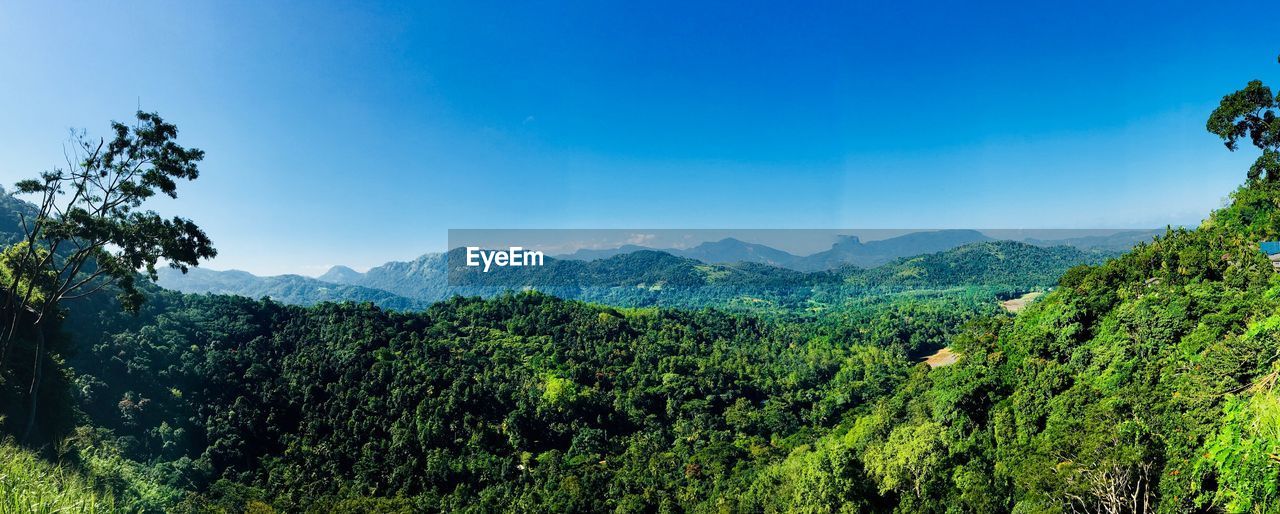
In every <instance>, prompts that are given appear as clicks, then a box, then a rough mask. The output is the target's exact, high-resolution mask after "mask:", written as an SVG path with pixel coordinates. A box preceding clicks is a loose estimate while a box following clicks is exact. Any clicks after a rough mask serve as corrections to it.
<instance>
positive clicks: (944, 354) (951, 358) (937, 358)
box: [924, 348, 960, 369]
mask: <svg viewBox="0 0 1280 514" xmlns="http://www.w3.org/2000/svg"><path fill="white" fill-rule="evenodd" d="M958 360H960V354H958V353H956V352H953V351H951V348H943V349H941V350H938V351H937V352H936V353H934V354H933V355H930V356H928V357H925V358H924V362H925V363H926V364H928V365H929V367H930V368H935V369H936V368H941V367H943V366H950V365H952V364H955V363H956V361H958Z"/></svg>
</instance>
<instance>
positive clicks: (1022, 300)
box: [1000, 291, 1044, 313]
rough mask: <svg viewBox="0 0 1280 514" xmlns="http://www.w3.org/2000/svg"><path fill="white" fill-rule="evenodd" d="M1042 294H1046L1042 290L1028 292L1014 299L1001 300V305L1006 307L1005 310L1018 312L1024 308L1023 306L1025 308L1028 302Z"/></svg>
mask: <svg viewBox="0 0 1280 514" xmlns="http://www.w3.org/2000/svg"><path fill="white" fill-rule="evenodd" d="M1042 295H1044V293H1042V292H1040V291H1035V292H1031V293H1027V294H1024V295H1022V296H1019V297H1017V298H1014V299H1012V300H1005V301H1003V302H1000V306H1001V307H1004V310H1006V311H1009V312H1014V313H1016V312H1018V311H1020V310H1022V309H1023V308H1025V307H1026V306H1027V304H1028V303H1031V302H1032V301H1034V300H1035V299H1036V298H1039V297H1040V296H1042Z"/></svg>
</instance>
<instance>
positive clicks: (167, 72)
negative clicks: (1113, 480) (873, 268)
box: [0, 1, 1280, 274]
mask: <svg viewBox="0 0 1280 514" xmlns="http://www.w3.org/2000/svg"><path fill="white" fill-rule="evenodd" d="M694 3H695V2H670V3H658V2H645V3H637V2H626V3H624V2H616V3H609V2H594V1H592V2H575V3H544V2H493V3H486V2H477V1H462V2H435V3H431V4H425V5H421V6H418V7H409V8H407V7H403V6H399V5H398V3H396V2H390V3H387V4H385V5H374V4H372V3H368V5H361V4H365V3H363V2H360V3H357V2H352V3H345V2H344V3H341V4H326V3H322V2H299V3H292V4H291V3H283V2H244V3H233V2H210V3H196V2H155V3H134V2H94V3H79V2H77V3H61V2H31V3H25V2H21V3H19V2H5V3H3V4H0V70H3V71H2V72H0V75H2V78H0V116H3V118H2V121H0V141H3V143H2V146H0V183H3V184H5V185H6V186H8V185H11V184H12V183H13V182H15V181H17V180H18V179H20V178H24V177H28V176H32V175H34V174H36V173H37V172H39V171H40V170H42V169H46V168H48V167H51V166H53V165H56V164H58V162H59V161H60V159H61V156H62V153H61V143H62V141H64V140H65V137H66V134H67V132H66V131H67V129H68V128H69V127H83V128H87V129H89V130H90V131H91V132H95V133H98V134H101V133H103V132H105V129H106V126H107V122H108V121H109V120H112V119H121V120H123V119H127V118H128V117H129V116H131V114H132V112H133V111H134V110H135V108H136V106H137V105H138V103H139V101H140V102H141V105H142V108H143V109H145V110H155V111H158V112H160V113H161V114H162V115H163V116H165V117H166V118H168V119H170V120H171V121H173V122H175V123H177V124H178V126H179V127H180V129H181V136H182V139H183V140H184V141H185V142H187V143H188V144H191V145H194V146H198V147H200V148H203V149H204V150H205V151H206V152H207V153H208V158H207V159H206V161H205V163H204V165H203V166H202V169H203V175H202V177H201V178H200V180H198V181H196V182H194V183H191V184H183V185H182V187H181V189H180V194H181V197H180V199H179V200H178V201H176V202H173V201H170V202H163V203H158V204H156V205H155V206H154V207H156V208H157V209H159V210H161V211H163V212H169V213H181V214H183V215H186V216H188V217H190V218H192V219H194V220H195V221H197V222H198V223H199V224H200V225H202V226H204V227H205V228H206V229H207V231H208V232H209V234H210V235H211V236H212V237H213V238H214V241H215V243H217V246H218V248H219V250H220V252H221V256H220V257H218V258H217V259H216V260H215V261H214V262H212V263H210V264H209V267H212V268H215V269H226V268H238V269H245V270H249V271H252V272H255V273H263V274H274V273H289V272H292V273H303V274H318V273H320V272H322V271H323V269H324V268H325V267H327V266H328V265H331V264H348V265H351V266H353V267H356V268H364V267H368V266H371V265H377V264H380V263H382V262H384V261H387V260H393V259H408V258H412V257H414V256H416V255H418V254H421V253H423V252H427V251H438V250H442V249H443V247H444V246H445V238H446V235H447V234H446V229H448V228H484V227H489V228H534V227H537V228H557V227H572V228H588V227H599V228H627V227H634V228H697V227H703V228H757V227H758V228H790V227H795V228H838V227H861V228H866V227H881V228H1044V227H1056V228H1086V227H1147V226H1163V225H1165V224H1170V223H1172V224H1184V223H1195V222H1197V221H1198V220H1199V219H1201V218H1202V217H1203V216H1204V215H1205V214H1207V213H1208V212H1209V210H1211V209H1213V208H1215V207H1217V206H1219V205H1220V204H1221V202H1222V200H1223V198H1224V197H1225V196H1226V195H1227V194H1228V193H1229V192H1230V191H1231V190H1232V189H1233V188H1234V187H1235V185H1236V184H1237V183H1239V182H1240V181H1241V180H1242V179H1243V177H1244V174H1245V168H1246V167H1247V163H1248V162H1250V161H1251V160H1252V158H1253V156H1252V155H1251V154H1248V153H1245V152H1241V155H1232V154H1229V153H1228V152H1226V151H1225V150H1224V149H1223V148H1222V146H1221V144H1220V143H1219V142H1218V141H1217V140H1216V139H1215V138H1213V137H1212V136H1211V135H1209V134H1208V133H1206V132H1204V128H1203V126H1204V119H1205V117H1206V115H1207V114H1208V112H1209V111H1210V110H1211V109H1212V108H1213V106H1214V105H1216V103H1217V101H1218V99H1219V98H1221V96H1222V95H1223V94H1225V93H1227V92H1229V91H1232V90H1234V89H1236V88H1239V87H1240V86H1242V85H1244V83H1245V82H1247V81H1248V80H1250V79H1254V78H1260V79H1263V80H1266V81H1268V82H1271V83H1276V82H1280V66H1278V65H1277V64H1276V55H1277V53H1280V39H1277V38H1276V37H1275V31H1273V30H1270V29H1269V28H1268V24H1267V22H1266V21H1265V20H1267V17H1266V16H1267V15H1268V14H1274V7H1273V6H1270V5H1268V3H1266V2H1235V3H1231V4H1229V5H1223V6H1214V5H1210V4H1212V3H1211V2H1169V1H1161V2H1147V3H1139V2H1135V3H1130V4H1129V5H1124V6H1121V5H1118V4H1119V2H1114V1H1111V2H1054V3H1043V4H1044V6H1042V7H1035V8H1030V7H1028V6H1027V4H1029V3H1028V2H1007V3H987V4H985V5H984V6H980V7H978V6H973V5H970V4H971V2H939V3H936V4H935V3H927V2H911V1H906V2H901V1H899V2H874V3H861V2H833V3H829V4H826V3H812V4H807V3H797V2H785V3H782V2H780V3H776V4H774V5H768V4H764V3H759V4H757V3H752V2H732V3H729V2H726V3H723V4H722V5H718V6H712V5H711V3H707V4H706V5H704V6H701V7H698V6H693V5H691V4H694ZM784 4H785V5H784Z"/></svg>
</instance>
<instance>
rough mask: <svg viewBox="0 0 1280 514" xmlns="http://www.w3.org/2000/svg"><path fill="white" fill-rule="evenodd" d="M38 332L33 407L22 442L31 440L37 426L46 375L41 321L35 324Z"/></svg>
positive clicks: (33, 376)
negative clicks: (42, 380) (41, 384)
mask: <svg viewBox="0 0 1280 514" xmlns="http://www.w3.org/2000/svg"><path fill="white" fill-rule="evenodd" d="M34 328H35V333H36V363H35V366H33V367H32V371H31V389H30V390H29V392H30V395H31V408H30V409H29V410H28V413H27V428H26V430H24V431H23V433H22V442H24V443H26V442H30V441H31V431H32V429H34V428H35V426H36V410H37V409H38V408H39V407H40V379H41V378H43V377H44V362H42V361H43V360H44V326H42V325H41V324H39V323H36V325H35V327H34Z"/></svg>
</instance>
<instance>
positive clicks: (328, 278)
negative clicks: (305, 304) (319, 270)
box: [316, 265, 364, 284]
mask: <svg viewBox="0 0 1280 514" xmlns="http://www.w3.org/2000/svg"><path fill="white" fill-rule="evenodd" d="M363 277H364V273H360V272H359V271H356V270H353V269H351V268H348V267H346V266H343V265H337V266H334V267H332V268H329V271H326V272H324V274H323V275H320V276H318V277H316V280H321V281H324V282H331V283H334V284H352V283H355V282H357V281H359V280H360V279H361V278H363Z"/></svg>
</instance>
